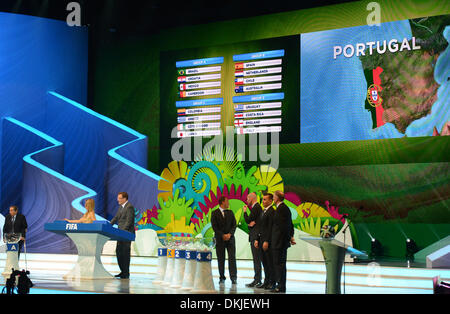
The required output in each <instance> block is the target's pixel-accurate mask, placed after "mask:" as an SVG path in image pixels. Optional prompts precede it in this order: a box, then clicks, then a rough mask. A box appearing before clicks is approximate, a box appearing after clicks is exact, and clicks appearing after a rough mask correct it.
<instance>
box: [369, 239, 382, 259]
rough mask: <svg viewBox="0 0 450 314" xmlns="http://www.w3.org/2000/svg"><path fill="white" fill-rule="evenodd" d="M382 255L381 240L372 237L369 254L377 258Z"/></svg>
mask: <svg viewBox="0 0 450 314" xmlns="http://www.w3.org/2000/svg"><path fill="white" fill-rule="evenodd" d="M382 255H383V247H382V245H381V243H380V241H378V240H377V239H375V238H372V242H371V244H370V254H369V257H370V259H375V258H376V257H380V256H382Z"/></svg>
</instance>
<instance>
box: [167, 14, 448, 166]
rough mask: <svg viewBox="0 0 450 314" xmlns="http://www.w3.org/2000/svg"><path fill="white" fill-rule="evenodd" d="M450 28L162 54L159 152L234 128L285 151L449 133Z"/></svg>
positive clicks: (350, 31)
mask: <svg viewBox="0 0 450 314" xmlns="http://www.w3.org/2000/svg"><path fill="white" fill-rule="evenodd" d="M448 25H450V16H449V15H443V16H435V17H425V18H419V19H411V20H403V21H396V22H387V23H381V24H380V25H379V26H369V25H365V26H358V27H351V28H344V29H336V30H327V31H320V32H313V33H305V34H299V35H292V36H286V37H278V38H269V39H264V40H257V41H251V42H242V43H237V44H232V45H222V46H215V47H200V48H194V49H181V50H176V51H164V52H161V55H160V59H161V62H160V78H161V85H160V94H161V102H160V106H161V107H160V109H161V111H160V112H161V132H160V143H161V148H162V149H163V150H164V149H165V150H168V149H170V147H171V145H173V143H174V142H175V141H176V140H177V139H179V138H185V137H211V136H218V135H224V134H225V132H226V131H227V127H231V128H232V130H233V133H234V134H235V135H237V136H239V135H245V134H255V133H279V143H281V144H288V143H290V144H292V143H319V142H337V141H354V140H370V139H391V138H401V137H418V136H433V135H448V134H450V132H449V126H450V108H449V106H450V104H449V101H448V91H447V90H446V88H447V87H446V86H447V85H446V84H447V83H446V82H447V76H448V73H447V69H448V63H447V62H446V61H445V60H447V59H445V58H444V57H441V55H442V54H443V52H444V51H445V49H446V47H447V45H448V40H449V38H448V36H449V31H448V28H446V27H447V26H448ZM446 30H447V31H446ZM175 129H176V131H174V130H175ZM163 160H164V159H163Z"/></svg>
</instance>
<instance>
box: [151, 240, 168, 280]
mask: <svg viewBox="0 0 450 314" xmlns="http://www.w3.org/2000/svg"><path fill="white" fill-rule="evenodd" d="M166 268H167V248H158V271H157V274H156V278H155V280H153V283H154V284H160V283H162V282H163V281H164V275H165V274H166Z"/></svg>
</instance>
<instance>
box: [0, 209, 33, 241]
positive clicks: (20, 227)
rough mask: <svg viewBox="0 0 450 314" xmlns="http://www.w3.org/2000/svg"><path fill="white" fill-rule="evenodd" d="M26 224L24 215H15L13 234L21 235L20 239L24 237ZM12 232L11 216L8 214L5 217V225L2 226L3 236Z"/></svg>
mask: <svg viewBox="0 0 450 314" xmlns="http://www.w3.org/2000/svg"><path fill="white" fill-rule="evenodd" d="M27 228H28V224H27V220H26V218H25V216H24V215H22V214H19V213H17V214H16V220H15V221H14V233H21V234H22V237H24V238H25V237H26V232H27ZM12 231H13V225H12V216H11V215H10V214H8V215H6V217H5V224H4V225H3V235H5V233H11V232H12Z"/></svg>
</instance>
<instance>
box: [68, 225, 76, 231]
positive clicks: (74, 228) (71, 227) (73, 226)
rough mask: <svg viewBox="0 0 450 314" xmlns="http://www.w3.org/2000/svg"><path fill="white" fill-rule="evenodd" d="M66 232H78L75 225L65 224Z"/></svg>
mask: <svg viewBox="0 0 450 314" xmlns="http://www.w3.org/2000/svg"><path fill="white" fill-rule="evenodd" d="M66 230H78V225H77V224H66Z"/></svg>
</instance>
